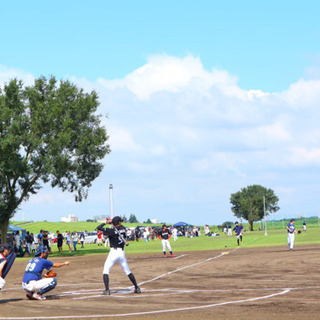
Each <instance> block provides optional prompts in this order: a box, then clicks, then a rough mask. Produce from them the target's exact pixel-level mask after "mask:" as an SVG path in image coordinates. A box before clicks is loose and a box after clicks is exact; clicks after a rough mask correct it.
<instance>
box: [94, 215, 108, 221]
mask: <svg viewBox="0 0 320 320" xmlns="http://www.w3.org/2000/svg"><path fill="white" fill-rule="evenodd" d="M93 220H94V221H97V222H101V223H102V222H106V220H107V216H106V215H100V216H94V217H93Z"/></svg>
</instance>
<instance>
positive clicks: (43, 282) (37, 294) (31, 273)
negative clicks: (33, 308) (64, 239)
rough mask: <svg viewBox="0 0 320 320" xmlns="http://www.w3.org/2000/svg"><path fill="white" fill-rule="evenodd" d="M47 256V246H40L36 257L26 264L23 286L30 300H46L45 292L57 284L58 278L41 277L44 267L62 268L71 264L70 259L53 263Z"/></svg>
mask: <svg viewBox="0 0 320 320" xmlns="http://www.w3.org/2000/svg"><path fill="white" fill-rule="evenodd" d="M47 258H48V249H47V247H44V246H39V247H38V248H37V250H36V252H35V257H34V258H33V259H31V260H29V262H28V264H27V266H26V269H25V274H24V276H23V279H22V288H23V289H24V290H25V291H26V292H27V298H28V299H30V300H46V297H44V296H43V294H44V293H47V292H49V291H51V290H52V289H54V288H55V286H56V285H57V280H56V278H43V279H41V276H42V271H43V269H47V270H49V269H51V268H52V267H53V268H60V267H62V266H67V265H69V264H70V261H65V262H62V263H53V262H51V261H49V260H47Z"/></svg>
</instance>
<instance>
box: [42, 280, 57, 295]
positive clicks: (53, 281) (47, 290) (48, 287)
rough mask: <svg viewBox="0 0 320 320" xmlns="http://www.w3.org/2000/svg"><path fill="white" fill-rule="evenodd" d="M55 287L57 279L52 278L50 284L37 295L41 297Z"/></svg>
mask: <svg viewBox="0 0 320 320" xmlns="http://www.w3.org/2000/svg"><path fill="white" fill-rule="evenodd" d="M56 285H57V279H56V278H52V280H51V282H50V283H49V284H47V285H46V286H45V287H43V288H41V289H40V290H39V291H38V292H37V293H38V294H40V295H43V294H44V293H47V292H49V291H51V290H52V289H54V288H55V287H56Z"/></svg>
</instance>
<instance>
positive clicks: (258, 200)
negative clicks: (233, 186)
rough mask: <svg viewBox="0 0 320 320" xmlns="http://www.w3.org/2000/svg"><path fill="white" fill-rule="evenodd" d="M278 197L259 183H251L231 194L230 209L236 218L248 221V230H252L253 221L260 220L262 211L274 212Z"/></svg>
mask: <svg viewBox="0 0 320 320" xmlns="http://www.w3.org/2000/svg"><path fill="white" fill-rule="evenodd" d="M278 201H279V198H278V197H277V196H276V195H275V193H274V191H273V190H271V189H266V188H264V187H262V186H260V185H252V186H248V187H246V188H242V189H241V190H240V191H238V192H236V193H233V194H231V197H230V203H231V205H232V207H231V210H232V212H233V213H234V215H235V216H236V217H237V218H243V219H245V220H247V221H248V222H249V225H250V230H251V231H253V222H254V221H258V220H261V219H262V218H263V217H264V213H265V214H266V215H268V214H269V213H272V212H276V211H278V210H279V209H280V208H279V207H278Z"/></svg>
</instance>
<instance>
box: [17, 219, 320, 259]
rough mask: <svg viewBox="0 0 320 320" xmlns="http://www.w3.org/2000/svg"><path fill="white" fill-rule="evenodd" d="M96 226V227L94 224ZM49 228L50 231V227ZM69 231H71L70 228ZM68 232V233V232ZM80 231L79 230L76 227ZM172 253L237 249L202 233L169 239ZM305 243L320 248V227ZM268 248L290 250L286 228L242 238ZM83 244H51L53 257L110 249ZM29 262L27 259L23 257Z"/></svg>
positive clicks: (145, 249) (148, 248) (136, 247)
mask: <svg viewBox="0 0 320 320" xmlns="http://www.w3.org/2000/svg"><path fill="white" fill-rule="evenodd" d="M95 225H96V224H95ZM47 229H48V228H47ZM68 229H69V228H68ZM68 229H67V230H68ZM77 229H78V228H77ZM170 243H171V246H172V250H173V252H174V253H179V251H198V250H222V251H228V250H230V249H234V248H236V247H237V241H236V237H235V236H234V235H233V236H231V237H228V236H226V235H225V234H223V233H222V234H221V235H220V236H219V237H206V236H205V235H204V234H203V233H202V235H201V236H200V237H194V238H186V237H178V240H177V241H173V239H172V238H171V240H170ZM306 244H319V245H320V228H308V230H307V231H306V232H302V233H301V234H300V235H296V240H295V247H297V246H299V245H306ZM265 246H283V247H285V248H287V233H286V230H285V229H282V230H278V229H274V230H268V231H267V235H265V231H246V232H245V233H244V236H243V242H242V243H241V247H265ZM80 247H81V245H79V244H78V245H77V248H78V252H72V253H69V252H68V248H67V246H66V245H65V244H64V245H63V250H64V252H63V253H59V252H58V250H57V246H56V244H52V249H53V254H52V255H50V256H52V257H57V256H65V257H68V256H75V255H88V254H107V253H108V252H109V248H108V247H107V248H105V247H104V245H103V246H102V247H98V246H97V244H85V248H84V249H81V248H80ZM125 250H126V253H127V254H136V255H137V254H138V255H143V254H146V253H155V252H158V253H159V254H162V247H161V241H160V240H154V241H149V242H144V241H143V240H140V241H138V242H137V241H133V242H130V244H129V246H128V247H126V249H125ZM22 259H28V258H22Z"/></svg>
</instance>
